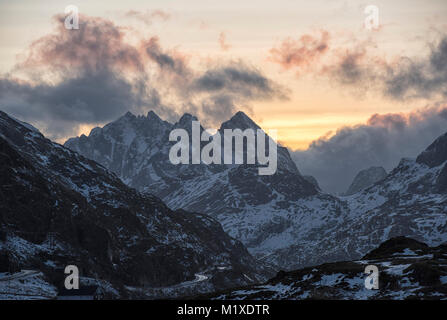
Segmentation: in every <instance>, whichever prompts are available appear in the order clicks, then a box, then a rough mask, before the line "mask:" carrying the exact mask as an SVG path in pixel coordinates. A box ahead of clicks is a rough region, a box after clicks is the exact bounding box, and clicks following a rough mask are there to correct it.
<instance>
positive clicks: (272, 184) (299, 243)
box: [65, 112, 447, 270]
mask: <svg viewBox="0 0 447 320" xmlns="http://www.w3.org/2000/svg"><path fill="white" fill-rule="evenodd" d="M194 119H195V118H194V117H192V116H191V115H188V114H186V115H184V116H183V117H182V118H181V119H180V120H179V121H178V122H177V123H175V124H169V123H167V122H165V121H162V120H161V119H160V118H158V117H156V115H155V114H154V113H149V114H148V116H147V117H144V116H138V117H136V116H133V115H132V114H126V115H125V116H123V117H122V118H120V119H118V120H117V121H115V122H112V123H110V124H108V125H106V126H105V127H104V128H95V129H93V130H92V132H91V133H90V135H89V136H88V137H86V136H81V137H79V138H73V139H70V140H68V141H67V142H66V144H65V145H66V146H67V147H69V148H71V149H73V150H75V151H78V152H80V153H82V154H84V155H85V156H87V157H91V158H92V159H94V160H97V161H99V162H100V163H102V164H104V165H105V166H107V167H108V168H110V169H111V170H113V171H114V172H116V173H117V175H119V176H120V177H121V178H122V179H123V180H124V181H125V182H126V183H128V184H129V185H132V186H135V187H137V188H138V189H140V190H142V191H148V192H153V193H155V194H156V195H158V196H159V197H161V198H162V199H163V200H164V201H165V202H166V203H167V205H168V206H169V207H170V208H173V209H176V208H185V209H187V210H190V211H196V212H204V213H206V214H209V215H211V216H213V217H215V218H216V219H217V220H218V221H220V222H221V224H222V226H223V228H224V230H225V231H226V232H228V233H229V234H230V235H231V236H233V237H235V238H236V239H239V240H241V241H242V242H243V243H244V244H245V246H246V247H247V248H248V249H249V251H250V252H251V253H252V254H253V255H255V256H256V257H258V258H260V259H262V260H264V261H266V262H269V263H271V264H275V265H276V266H277V267H278V268H281V269H284V270H292V269H297V268H300V267H304V266H311V265H318V264H321V263H324V262H331V261H342V260H353V259H359V258H360V257H361V256H363V255H364V254H366V253H367V252H368V251H370V250H372V249H373V248H375V247H377V246H378V245H379V244H380V243H382V242H383V241H385V240H387V239H389V238H390V237H395V236H409V237H412V238H414V239H416V240H419V241H424V242H426V243H428V244H430V245H439V244H440V243H442V242H444V241H447V214H446V212H447V210H446V200H447V194H446V189H443V187H444V185H445V184H446V180H447V179H446V178H445V176H447V174H446V173H445V172H446V171H447V169H445V165H444V164H445V162H446V161H447V156H446V155H445V149H444V148H445V145H444V144H445V143H446V142H445V141H444V140H446V139H444V140H443V139H441V140H440V141H438V142H437V143H436V145H435V146H433V147H430V148H428V149H427V151H426V152H424V153H423V154H422V155H421V156H420V157H419V158H418V160H417V161H416V160H411V159H404V160H402V162H401V163H400V164H399V166H398V167H396V168H395V169H394V170H392V172H390V173H389V174H388V175H387V176H386V177H385V178H383V179H382V180H380V181H377V182H376V183H375V184H374V185H372V186H370V187H367V188H365V189H363V190H361V191H360V192H357V193H355V194H353V195H350V196H343V197H335V196H332V195H328V194H324V193H323V192H321V191H320V190H319V189H318V187H317V186H315V185H314V184H313V183H311V182H309V179H308V178H304V177H303V176H302V175H301V174H300V172H299V171H298V168H296V166H295V164H294V162H293V161H292V160H291V159H290V156H289V153H288V151H287V149H285V148H282V147H280V148H279V149H278V170H277V172H276V173H275V174H274V175H271V176H260V175H259V174H258V171H257V168H256V166H254V165H204V164H200V165H177V166H175V165H172V164H171V163H170V161H169V159H168V153H169V148H170V146H171V145H172V143H170V142H169V141H168V134H167V132H168V131H169V130H171V129H172V128H177V127H182V128H185V129H186V130H190V126H191V121H192V120H194ZM151 126H154V127H155V128H158V129H157V130H155V129H154V130H152V128H151ZM160 128H161V129H160ZM223 128H240V129H242V130H244V129H246V128H253V129H257V128H259V127H258V126H257V125H256V124H255V123H254V122H253V121H252V120H251V119H250V118H248V117H247V116H246V115H245V114H243V113H242V112H238V113H237V114H235V115H234V116H233V118H231V119H230V120H229V121H227V122H225V123H223V124H222V125H221V128H220V130H222V129H223ZM116 150H118V151H116ZM423 159H425V160H423Z"/></svg>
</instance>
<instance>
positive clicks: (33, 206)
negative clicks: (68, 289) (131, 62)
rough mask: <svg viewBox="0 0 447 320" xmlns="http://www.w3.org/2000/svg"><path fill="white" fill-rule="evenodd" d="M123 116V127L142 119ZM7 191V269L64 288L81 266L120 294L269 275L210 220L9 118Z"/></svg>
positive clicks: (2, 237) (0, 213)
mask: <svg viewBox="0 0 447 320" xmlns="http://www.w3.org/2000/svg"><path fill="white" fill-rule="evenodd" d="M125 117H126V119H121V121H123V122H126V121H137V120H136V119H135V118H134V117H132V116H131V115H126V116H125ZM150 117H153V118H151V121H153V122H154V123H155V125H158V127H157V128H156V129H154V130H155V131H154V132H159V131H160V130H163V128H165V124H164V122H162V121H161V120H157V119H156V118H155V117H154V116H153V115H150ZM152 129H153V128H141V130H152ZM81 139H85V138H81ZM102 147H103V148H104V150H108V148H114V147H116V146H111V145H107V144H103V145H102ZM110 165H116V163H115V162H114V161H113V159H112V161H111V162H110ZM0 186H1V187H0V268H1V269H2V270H3V269H8V270H11V269H17V270H20V269H33V270H40V271H42V272H43V273H44V274H45V275H46V277H47V278H49V281H50V282H52V283H53V284H54V285H59V284H60V282H59V281H60V276H61V275H62V276H63V269H64V268H65V266H66V265H68V264H74V265H77V266H78V268H79V270H80V271H81V274H82V275H83V276H86V277H91V278H96V279H100V280H101V281H105V282H106V283H108V287H109V289H110V288H111V290H112V291H114V292H118V296H120V297H129V295H132V294H133V292H135V290H133V291H132V290H131V291H129V290H127V289H126V286H131V287H134V288H142V287H143V286H144V287H145V288H151V287H169V286H175V285H178V284H179V283H183V282H185V281H190V280H194V279H195V278H196V275H197V274H202V275H204V276H203V277H205V278H201V279H206V285H202V287H201V290H202V291H203V292H205V291H212V290H215V289H217V288H223V287H231V286H234V285H241V284H247V283H250V282H256V281H259V280H260V279H263V278H265V276H266V274H268V272H267V271H266V269H264V268H263V267H261V266H260V264H259V263H258V262H257V261H256V260H255V259H254V258H253V257H252V256H251V255H250V254H249V253H248V251H247V250H246V249H245V247H244V246H243V245H242V244H241V243H240V242H239V241H237V240H235V239H233V238H231V237H229V236H228V235H227V234H226V233H225V232H224V231H223V229H222V227H221V225H220V224H219V223H218V222H217V221H216V220H214V219H213V218H211V217H210V216H206V215H204V214H198V213H191V212H186V211H184V210H180V209H178V210H171V209H169V208H168V207H167V206H166V205H165V204H164V203H163V202H162V201H161V200H160V199H159V198H157V197H155V196H153V195H150V194H142V193H140V192H138V191H137V190H135V189H133V188H130V187H129V186H127V185H125V184H124V183H123V182H122V181H121V180H120V179H119V178H118V177H117V176H116V175H115V174H114V173H112V172H111V171H109V170H108V169H106V168H105V167H103V166H102V165H100V164H98V163H96V162H95V161H93V160H89V159H87V158H85V157H83V156H81V155H80V154H78V153H76V152H74V151H71V150H69V149H68V148H65V147H63V146H61V145H59V144H56V143H53V142H51V141H50V140H48V139H46V138H45V137H44V136H43V135H42V134H40V133H39V132H38V131H37V130H35V129H33V128H30V127H29V126H26V125H25V124H23V123H21V122H19V121H16V120H14V119H13V118H10V117H9V116H8V115H7V114H5V113H3V112H0ZM141 294H142V296H144V294H145V293H144V290H143V291H142V292H141Z"/></svg>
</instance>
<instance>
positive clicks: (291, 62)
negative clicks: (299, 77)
mask: <svg viewBox="0 0 447 320" xmlns="http://www.w3.org/2000/svg"><path fill="white" fill-rule="evenodd" d="M329 41H330V35H329V32H327V31H325V30H322V31H320V35H319V37H317V36H313V35H309V34H306V35H303V36H301V37H300V38H299V39H298V40H294V39H292V38H287V39H285V40H284V41H283V42H282V43H281V45H280V46H279V47H278V48H272V49H271V50H270V60H271V61H273V62H276V63H278V64H279V65H281V66H282V67H283V68H284V69H286V70H289V69H291V68H294V69H298V71H302V70H307V69H309V68H310V67H311V66H313V65H314V64H315V63H317V62H318V61H319V60H320V58H321V57H323V56H324V55H325V54H326V53H327V52H328V50H329Z"/></svg>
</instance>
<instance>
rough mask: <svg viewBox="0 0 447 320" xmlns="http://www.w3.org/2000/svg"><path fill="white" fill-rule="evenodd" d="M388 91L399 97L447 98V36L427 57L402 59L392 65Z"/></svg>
mask: <svg viewBox="0 0 447 320" xmlns="http://www.w3.org/2000/svg"><path fill="white" fill-rule="evenodd" d="M385 93H386V95H388V96H390V97H392V98H395V99H408V98H415V97H416V98H418V97H422V98H431V97H433V96H435V95H440V96H442V97H443V98H447V36H444V37H443V38H442V39H441V40H440V41H439V43H438V44H437V45H435V46H433V47H432V48H431V51H430V54H429V56H428V57H427V58H423V59H416V60H411V59H409V58H406V59H401V61H400V62H399V63H398V64H397V65H395V66H390V67H389V68H388V70H387V76H386V78H385Z"/></svg>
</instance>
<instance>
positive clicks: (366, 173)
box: [345, 167, 386, 196]
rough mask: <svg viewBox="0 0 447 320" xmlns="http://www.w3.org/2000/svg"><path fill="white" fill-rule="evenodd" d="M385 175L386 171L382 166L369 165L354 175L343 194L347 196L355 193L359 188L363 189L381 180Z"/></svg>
mask: <svg viewBox="0 0 447 320" xmlns="http://www.w3.org/2000/svg"><path fill="white" fill-rule="evenodd" d="M385 177H386V171H385V169H384V168H382V167H370V168H368V169H365V170H361V171H360V172H359V173H357V175H356V176H355V178H354V180H353V181H352V183H351V185H350V186H349V188H348V190H347V191H346V193H345V195H347V196H349V195H352V194H354V193H357V192H359V191H360V190H363V189H365V188H367V187H369V186H371V185H373V184H374V183H376V182H377V181H380V180H382V179H383V178H385Z"/></svg>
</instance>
